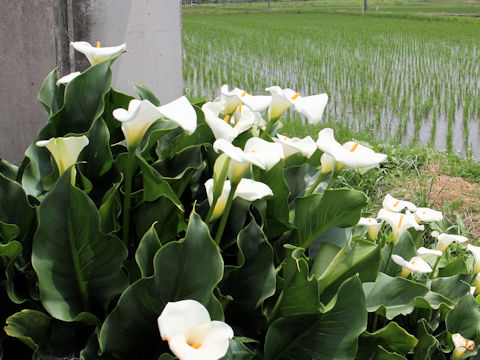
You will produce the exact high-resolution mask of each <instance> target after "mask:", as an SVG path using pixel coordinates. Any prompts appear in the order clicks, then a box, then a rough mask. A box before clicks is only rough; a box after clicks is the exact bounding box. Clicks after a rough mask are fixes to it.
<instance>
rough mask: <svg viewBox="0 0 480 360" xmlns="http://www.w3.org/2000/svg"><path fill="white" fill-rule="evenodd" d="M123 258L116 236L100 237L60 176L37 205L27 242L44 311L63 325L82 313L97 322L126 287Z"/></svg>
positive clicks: (94, 219)
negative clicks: (31, 237)
mask: <svg viewBox="0 0 480 360" xmlns="http://www.w3.org/2000/svg"><path fill="white" fill-rule="evenodd" d="M126 256H127V250H126V249H125V246H124V245H123V244H122V242H121V241H120V240H119V239H118V238H117V237H115V236H111V235H103V234H102V233H101V232H100V230H99V215H98V212H97V208H96V207H95V204H94V203H93V202H92V201H91V200H90V199H89V198H88V196H87V195H85V194H84V193H83V192H82V191H80V190H79V189H77V188H75V187H72V186H71V184H70V172H69V171H66V172H65V174H64V175H63V176H62V177H61V178H60V179H59V181H58V182H57V184H56V185H55V188H54V189H53V190H52V191H51V192H50V193H49V194H48V195H47V197H46V198H45V200H44V201H43V203H42V204H41V205H40V208H39V226H38V230H37V232H36V234H35V238H34V240H33V252H32V265H33V267H34V269H35V271H36V273H37V276H38V282H39V289H40V298H41V300H42V304H43V306H44V307H45V309H46V310H47V311H48V312H49V313H50V314H51V315H52V316H53V317H55V318H57V319H59V320H63V321H72V320H74V319H75V318H76V317H78V316H79V315H80V314H81V313H82V312H91V313H93V314H96V315H97V316H99V317H103V314H104V312H105V311H106V309H107V307H108V305H109V302H110V300H111V298H112V297H113V296H114V295H115V294H118V293H119V292H121V291H122V290H123V289H124V288H125V286H126V278H125V275H124V274H123V272H122V270H121V265H122V262H123V260H124V259H125V258H126Z"/></svg>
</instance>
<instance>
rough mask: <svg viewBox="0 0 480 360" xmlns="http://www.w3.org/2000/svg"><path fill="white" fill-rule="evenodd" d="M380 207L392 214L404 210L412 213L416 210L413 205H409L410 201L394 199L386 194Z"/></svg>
mask: <svg viewBox="0 0 480 360" xmlns="http://www.w3.org/2000/svg"><path fill="white" fill-rule="evenodd" d="M382 206H383V208H384V209H387V210H388V211H392V212H400V211H402V210H403V209H405V208H407V209H408V210H410V211H412V212H414V211H416V210H417V207H416V206H415V204H413V203H411V202H410V201H405V200H399V199H396V198H394V197H393V196H392V195H390V194H387V195H386V196H385V198H384V199H383V202H382Z"/></svg>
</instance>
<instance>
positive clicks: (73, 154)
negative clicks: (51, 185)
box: [36, 135, 88, 184]
mask: <svg viewBox="0 0 480 360" xmlns="http://www.w3.org/2000/svg"><path fill="white" fill-rule="evenodd" d="M36 145H37V146H40V147H46V148H47V149H48V150H49V151H50V153H51V154H52V156H53V158H54V159H55V163H56V164H57V168H58V173H59V174H60V176H61V175H62V174H63V173H64V172H65V171H66V170H67V169H68V168H69V167H70V166H72V165H75V163H76V162H77V158H78V155H80V152H81V151H82V150H83V148H84V147H85V146H87V145H88V138H87V137H86V136H85V135H82V136H70V137H59V138H51V139H49V140H41V141H37V142H36ZM75 176H76V171H75V169H73V171H72V184H74V183H75Z"/></svg>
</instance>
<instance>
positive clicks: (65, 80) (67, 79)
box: [57, 71, 81, 85]
mask: <svg viewBox="0 0 480 360" xmlns="http://www.w3.org/2000/svg"><path fill="white" fill-rule="evenodd" d="M80 74H81V72H80V71H75V72H72V73H70V74H68V75H65V76H62V77H61V78H60V79H58V80H57V85H58V84H64V85H66V84H68V83H69V82H70V81H72V80H73V79H75V78H76V77H77V76H78V75H80Z"/></svg>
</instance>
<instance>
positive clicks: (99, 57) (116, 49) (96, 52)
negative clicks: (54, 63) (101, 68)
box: [70, 41, 127, 65]
mask: <svg viewBox="0 0 480 360" xmlns="http://www.w3.org/2000/svg"><path fill="white" fill-rule="evenodd" d="M70 45H72V46H73V48H74V49H75V50H77V51H79V52H81V53H82V54H84V55H85V56H86V57H87V59H88V61H89V62H90V64H91V65H95V64H98V63H99V62H101V61H104V60H107V59H111V58H113V57H115V56H117V55H119V54H121V53H122V52H123V51H125V49H126V48H127V44H122V45H119V46H112V47H100V42H97V46H96V47H95V46H92V45H91V44H90V43H88V42H86V41H72V42H70Z"/></svg>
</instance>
